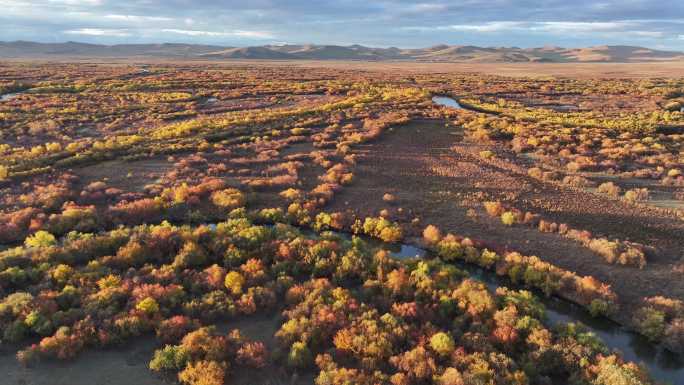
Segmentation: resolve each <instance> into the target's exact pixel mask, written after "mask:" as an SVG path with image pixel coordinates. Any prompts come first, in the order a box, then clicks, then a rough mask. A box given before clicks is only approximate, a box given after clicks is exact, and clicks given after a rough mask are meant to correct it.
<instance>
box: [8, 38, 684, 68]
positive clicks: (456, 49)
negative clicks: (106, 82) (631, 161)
mask: <svg viewBox="0 0 684 385" xmlns="http://www.w3.org/2000/svg"><path fill="white" fill-rule="evenodd" d="M60 57H61V58H67V57H82V58H122V57H157V58H186V59H209V60H222V59H258V60H371V61H385V60H404V61H420V62H471V63H520V62H556V63H565V62H569V63H576V62H639V61H664V60H684V53H682V52H675V51H660V50H654V49H649V48H643V47H632V46H596V47H586V48H561V47H540V48H517V47H496V48H494V47H477V46H467V45H466V46H461V45H445V44H442V45H436V46H433V47H427V48H417V49H401V48H396V47H390V48H373V47H365V46H362V45H351V46H338V45H315V44H306V45H292V44H290V45H266V46H256V47H239V48H236V47H222V46H213V45H199V44H170V43H164V44H118V45H98V44H87V43H77V42H66V43H35V42H29V41H14V42H0V58H4V59H8V58H60Z"/></svg>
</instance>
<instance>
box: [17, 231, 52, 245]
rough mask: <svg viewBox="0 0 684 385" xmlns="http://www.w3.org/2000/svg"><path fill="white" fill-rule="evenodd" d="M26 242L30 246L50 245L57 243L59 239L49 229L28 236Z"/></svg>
mask: <svg viewBox="0 0 684 385" xmlns="http://www.w3.org/2000/svg"><path fill="white" fill-rule="evenodd" d="M24 244H25V245H26V246H28V247H49V246H53V245H55V244H57V239H55V236H54V235H52V234H50V233H48V232H47V231H43V230H40V231H36V233H35V234H33V235H32V236H30V237H28V238H26V240H25V241H24Z"/></svg>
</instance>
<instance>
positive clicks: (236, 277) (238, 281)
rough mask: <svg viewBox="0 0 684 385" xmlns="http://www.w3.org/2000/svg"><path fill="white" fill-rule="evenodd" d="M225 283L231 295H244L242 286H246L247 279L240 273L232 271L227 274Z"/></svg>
mask: <svg viewBox="0 0 684 385" xmlns="http://www.w3.org/2000/svg"><path fill="white" fill-rule="evenodd" d="M224 283H225V285H226V288H227V289H228V290H230V292H231V293H233V294H234V295H238V294H241V293H242V286H243V285H244V284H245V277H243V276H242V274H240V273H238V272H237V271H231V272H229V273H228V274H226V278H225V280H224Z"/></svg>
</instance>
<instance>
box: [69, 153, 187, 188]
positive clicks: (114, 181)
mask: <svg viewBox="0 0 684 385" xmlns="http://www.w3.org/2000/svg"><path fill="white" fill-rule="evenodd" d="M173 167H174V166H173V163H171V162H169V161H167V160H166V159H161V158H159V159H146V160H137V161H132V162H126V161H121V160H112V161H107V162H102V163H98V164H94V165H90V166H86V167H81V168H77V169H74V174H76V175H78V176H79V177H81V184H82V185H83V186H87V185H88V184H90V183H92V182H98V181H105V182H106V183H107V186H108V187H113V188H118V189H121V190H124V191H131V192H142V191H143V190H144V187H145V185H147V184H149V183H154V182H155V181H156V180H157V179H159V178H160V177H161V176H163V175H164V174H165V173H166V172H167V171H169V170H171V169H172V168H173Z"/></svg>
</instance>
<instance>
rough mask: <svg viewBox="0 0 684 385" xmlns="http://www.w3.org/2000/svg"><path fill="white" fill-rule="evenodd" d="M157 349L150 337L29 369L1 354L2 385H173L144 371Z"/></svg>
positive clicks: (12, 357)
mask: <svg viewBox="0 0 684 385" xmlns="http://www.w3.org/2000/svg"><path fill="white" fill-rule="evenodd" d="M155 348H156V343H155V341H154V339H153V338H151V337H148V338H142V339H137V340H136V341H132V342H130V343H129V344H127V345H126V346H125V347H124V348H121V349H108V350H96V351H89V352H87V353H85V354H82V355H80V356H79V357H77V358H76V359H75V360H74V361H70V362H55V361H45V362H41V363H40V364H38V365H36V366H35V367H32V368H25V367H23V366H21V365H20V364H19V362H18V361H17V359H16V358H15V356H14V355H13V354H10V353H7V352H3V353H2V354H1V355H0V373H2V376H3V378H2V380H1V381H0V382H1V383H2V384H3V385H93V384H97V385H120V384H136V385H164V384H169V383H173V382H172V381H167V380H165V379H163V378H162V377H159V376H157V375H156V374H154V373H153V372H151V371H150V370H149V369H148V368H147V364H148V363H149V362H150V359H151V358H152V354H153V353H154V350H155Z"/></svg>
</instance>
